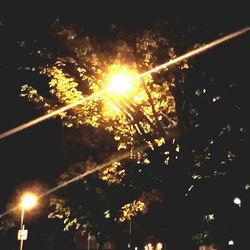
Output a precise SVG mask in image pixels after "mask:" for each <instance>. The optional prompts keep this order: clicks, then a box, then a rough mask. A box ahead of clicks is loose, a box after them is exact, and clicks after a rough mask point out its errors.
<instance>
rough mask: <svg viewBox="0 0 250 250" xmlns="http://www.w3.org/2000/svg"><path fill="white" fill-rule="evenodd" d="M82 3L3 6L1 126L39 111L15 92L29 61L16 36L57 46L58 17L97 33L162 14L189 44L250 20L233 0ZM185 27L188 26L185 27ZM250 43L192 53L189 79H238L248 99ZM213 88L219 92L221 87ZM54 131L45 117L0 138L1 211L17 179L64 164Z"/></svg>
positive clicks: (34, 177)
mask: <svg viewBox="0 0 250 250" xmlns="http://www.w3.org/2000/svg"><path fill="white" fill-rule="evenodd" d="M82 2H83V3H84V4H81V5H80V6H78V4H77V1H75V3H74V4H73V3H71V2H69V3H68V5H66V4H62V3H61V4H60V5H58V6H55V5H54V6H52V5H50V4H46V3H44V2H40V3H35V2H34V3H33V4H32V5H28V4H27V5H25V6H23V5H20V6H12V7H6V8H2V9H1V13H0V45H1V46H0V83H1V94H0V104H1V105H0V115H1V123H0V131H2V132H3V131H5V130H7V129H10V128H13V127H15V126H17V125H20V124H22V123H24V122H25V121H29V120H30V119H32V118H35V117H37V116H39V111H37V110H36V109H35V108H34V106H33V105H32V104H30V103H28V102H27V101H26V100H25V99H21V98H20V97H19V93H20V85H21V84H22V83H23V82H22V81H23V80H25V79H26V75H22V74H21V73H20V72H18V71H17V67H18V66H20V65H21V64H25V63H32V62H29V61H28V59H27V57H26V56H24V55H23V54H22V53H23V52H22V51H21V50H20V48H19V47H18V43H19V42H21V41H27V43H28V44H30V45H31V47H32V46H33V45H32V44H33V42H34V40H36V41H38V42H37V44H39V46H42V47H51V48H55V46H57V42H56V41H54V40H53V39H54V37H53V36H52V35H51V33H50V26H51V24H52V23H54V22H55V21H56V20H57V21H59V22H61V23H72V24H76V25H79V26H81V27H83V28H84V29H86V30H87V31H89V32H92V33H94V34H102V32H103V30H104V29H105V28H106V27H107V26H108V25H110V24H112V23H114V24H117V25H119V26H121V27H124V28H126V29H128V30H132V31H133V30H140V29H143V28H147V27H150V26H152V25H153V24H154V23H155V22H156V21H157V20H166V21H168V22H170V25H172V27H175V28H176V32H178V34H180V33H181V32H182V31H183V34H184V35H185V34H192V36H191V35H190V36H189V37H184V38H183V39H185V40H187V41H188V42H189V44H191V41H193V44H195V43H197V42H198V43H203V42H208V41H211V40H213V39H216V38H218V36H219V35H220V34H221V33H224V34H227V33H230V32H233V31H235V30H237V29H240V28H242V27H244V26H247V25H249V24H250V16H249V14H248V13H247V8H245V6H243V5H239V4H237V5H236V4H235V5H233V4H225V5H224V6H221V5H220V6H217V5H215V4H213V5H210V4H209V3H206V4H204V3H203V2H202V1H200V2H199V4H198V5H195V4H193V5H188V4H187V3H186V4H185V5H183V4H182V3H180V2H176V3H175V4H173V3H170V1H151V2H150V3H146V2H147V1H134V2H136V4H135V3H133V1H91V2H92V3H86V1H82ZM87 2H88V1H87ZM237 2H238V1H237ZM187 30H193V31H192V32H191V33H188V32H187ZM184 35H183V36H184ZM249 44H250V36H249V34H246V35H243V36H242V37H240V38H236V39H235V40H233V41H230V42H229V43H228V44H226V45H221V46H220V48H219V47H218V48H215V49H214V51H211V52H207V53H208V55H207V56H206V55H204V56H201V59H195V60H194V69H193V70H192V71H191V72H192V75H191V76H190V79H196V80H197V81H199V80H200V79H201V75H202V73H203V71H204V70H206V72H207V73H208V75H209V74H210V75H209V77H210V78H215V79H217V81H218V82H219V81H220V82H222V85H223V84H224V83H225V82H227V81H228V82H229V81H231V82H236V83H238V84H239V86H240V87H239V89H240V90H239V91H238V92H237V93H236V95H237V98H238V99H239V100H241V101H242V104H243V105H247V102H246V96H245V95H246V94H245V95H243V97H242V99H241V94H244V93H246V86H247V85H248V84H249V75H248V73H247V72H248V71H249V69H248V66H249V63H248V62H247V60H249V56H250V45H249ZM25 60H27V61H25ZM195 74H197V75H195ZM29 77H30V78H31V79H32V77H33V78H34V76H29ZM33 80H34V81H35V80H36V79H35V78H34V79H33ZM243 84H244V86H243ZM219 89H220V91H222V92H223V88H222V87H221V86H219ZM231 98H234V96H233V95H232V96H231ZM226 108H227V107H225V109H226ZM246 111H247V110H246ZM225 112H229V111H228V110H225ZM245 115H246V116H247V113H246V114H245ZM241 119H242V117H241ZM213 122H215V121H213ZM243 123H246V122H245V121H243ZM60 133H61V126H60V123H59V121H58V120H49V121H46V122H43V123H41V124H39V125H36V126H34V127H32V128H29V129H27V130H25V131H22V132H19V133H18V134H16V135H13V136H10V137H8V138H4V139H2V140H1V141H0V166H1V182H0V198H1V199H0V209H1V210H0V212H2V211H4V210H5V205H6V202H7V201H8V200H9V199H10V197H12V196H13V195H15V193H16V190H18V189H20V187H22V186H23V185H26V184H27V185H30V183H32V182H34V181H37V182H41V183H45V184H49V185H53V182H54V181H55V178H56V176H57V174H58V173H59V172H60V171H61V169H63V168H64V167H65V166H64V165H65V163H64V161H63V155H62V153H61V151H60V150H59V145H60V140H61V138H60Z"/></svg>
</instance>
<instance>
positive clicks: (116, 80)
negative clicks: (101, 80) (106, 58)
mask: <svg viewBox="0 0 250 250" xmlns="http://www.w3.org/2000/svg"><path fill="white" fill-rule="evenodd" d="M131 89H132V84H131V79H130V77H128V76H127V75H125V74H116V75H113V76H112V78H111V81H110V85H109V90H110V91H112V92H116V93H118V94H123V93H127V92H128V91H130V90H131Z"/></svg>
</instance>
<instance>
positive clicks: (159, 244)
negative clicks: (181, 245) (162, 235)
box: [156, 242, 163, 250]
mask: <svg viewBox="0 0 250 250" xmlns="http://www.w3.org/2000/svg"><path fill="white" fill-rule="evenodd" d="M162 248H163V245H162V243H161V242H158V243H157V244H156V250H162Z"/></svg>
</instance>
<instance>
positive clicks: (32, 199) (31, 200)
mask: <svg viewBox="0 0 250 250" xmlns="http://www.w3.org/2000/svg"><path fill="white" fill-rule="evenodd" d="M36 203H37V197H36V196H35V195H34V194H32V193H26V194H24V195H23V197H22V199H21V207H22V208H24V209H30V208H32V207H34V206H35V205H36Z"/></svg>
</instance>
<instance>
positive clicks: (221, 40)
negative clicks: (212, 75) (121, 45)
mask: <svg viewBox="0 0 250 250" xmlns="http://www.w3.org/2000/svg"><path fill="white" fill-rule="evenodd" d="M249 30H250V26H247V27H245V28H242V29H240V30H238V31H235V32H233V33H230V34H228V35H226V36H223V37H221V38H219V39H216V40H214V41H212V42H210V43H208V44H205V45H203V46H201V47H199V48H197V49H194V50H192V51H189V52H187V53H185V54H183V55H181V56H179V57H176V58H174V59H171V60H169V61H168V62H166V63H163V64H161V65H159V66H156V67H155V68H153V69H151V70H148V71H146V72H144V73H142V74H140V75H138V76H136V77H134V78H133V79H134V80H136V79H139V78H142V77H144V76H146V75H149V74H151V73H155V72H158V71H160V70H162V69H164V68H167V67H168V66H170V65H173V64H176V63H178V62H180V61H182V60H184V59H187V58H190V57H192V56H195V55H198V54H200V53H202V52H205V51H207V50H208V49H211V48H213V47H215V46H217V45H219V44H222V43H224V42H226V41H228V40H231V39H233V38H235V37H237V36H240V35H242V34H244V33H246V32H248V31H249ZM105 91H106V90H103V91H101V93H98V94H94V95H90V96H88V97H87V98H84V99H82V100H79V101H77V102H75V103H72V104H69V105H67V106H65V107H62V108H59V109H57V110H55V111H53V112H51V113H49V114H45V115H43V116H40V117H38V118H36V119H34V120H32V121H29V122H27V123H25V124H22V125H20V126H17V127H15V128H13V129H10V130H8V131H5V132H3V133H1V134H0V140H1V139H3V138H5V137H8V136H11V135H13V134H15V133H17V132H19V131H21V130H24V129H26V128H29V127H31V126H33V125H35V124H38V123H40V122H43V121H45V120H47V119H49V118H51V117H53V116H56V115H58V114H59V113H61V112H64V111H66V110H68V109H71V108H73V107H75V106H77V105H79V104H81V103H83V102H84V101H87V100H90V99H92V98H94V97H96V96H97V95H101V94H103V93H104V92H105Z"/></svg>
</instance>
